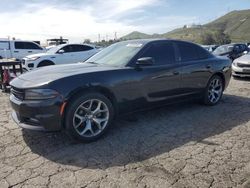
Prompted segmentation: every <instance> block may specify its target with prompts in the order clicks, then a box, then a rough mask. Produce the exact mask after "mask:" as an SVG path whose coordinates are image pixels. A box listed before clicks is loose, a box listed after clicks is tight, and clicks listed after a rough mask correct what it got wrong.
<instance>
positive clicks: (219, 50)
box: [214, 45, 234, 54]
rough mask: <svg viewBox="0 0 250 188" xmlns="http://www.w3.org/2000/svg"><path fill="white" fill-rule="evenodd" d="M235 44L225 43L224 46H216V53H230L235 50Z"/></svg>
mask: <svg viewBox="0 0 250 188" xmlns="http://www.w3.org/2000/svg"><path fill="white" fill-rule="evenodd" d="M233 48H234V47H233V46H232V45H224V46H219V47H218V48H216V49H215V50H214V54H224V53H228V52H231V51H232V50H233Z"/></svg>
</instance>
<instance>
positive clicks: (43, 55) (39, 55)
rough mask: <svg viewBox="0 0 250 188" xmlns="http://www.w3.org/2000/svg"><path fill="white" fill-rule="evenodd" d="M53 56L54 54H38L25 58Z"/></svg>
mask: <svg viewBox="0 0 250 188" xmlns="http://www.w3.org/2000/svg"><path fill="white" fill-rule="evenodd" d="M52 55H53V56H54V55H55V54H49V53H39V54H32V55H28V56H26V57H25V58H33V57H45V56H52Z"/></svg>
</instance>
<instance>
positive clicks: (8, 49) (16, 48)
mask: <svg viewBox="0 0 250 188" xmlns="http://www.w3.org/2000/svg"><path fill="white" fill-rule="evenodd" d="M45 51H46V50H45V49H44V48H42V47H41V46H40V45H38V44H37V43H35V42H32V41H21V40H1V39H0V59H3V58H6V59H9V58H15V59H17V60H21V59H22V58H24V57H26V56H28V55H31V54H37V53H43V52H45Z"/></svg>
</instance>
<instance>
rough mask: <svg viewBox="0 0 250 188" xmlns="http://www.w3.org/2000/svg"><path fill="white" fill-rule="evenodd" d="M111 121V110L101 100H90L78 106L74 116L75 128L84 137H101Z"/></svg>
mask: <svg viewBox="0 0 250 188" xmlns="http://www.w3.org/2000/svg"><path fill="white" fill-rule="evenodd" d="M108 121H109V109H108V107H107V105H106V104H105V103H104V102H103V101H101V100H99V99H90V100H87V101H85V102H83V103H82V104H80V105H79V106H78V108H77V109H76V111H75V113H74V116H73V126H74V129H75V130H76V132H77V133H78V134H79V135H80V136H82V137H88V138H90V137H94V136H97V135H99V134H100V133H101V132H102V131H103V130H104V129H105V127H106V126H107V124H108Z"/></svg>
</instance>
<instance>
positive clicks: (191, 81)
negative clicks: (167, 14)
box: [175, 41, 213, 95]
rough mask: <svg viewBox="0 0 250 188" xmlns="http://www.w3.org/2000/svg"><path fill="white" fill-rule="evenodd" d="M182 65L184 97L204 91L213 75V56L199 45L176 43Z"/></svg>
mask: <svg viewBox="0 0 250 188" xmlns="http://www.w3.org/2000/svg"><path fill="white" fill-rule="evenodd" d="M175 44H176V45H177V49H178V56H179V58H178V60H179V62H180V64H181V72H180V73H181V88H182V90H181V92H182V93H183V94H184V95H192V94H197V93H200V92H201V91H203V89H204V88H205V87H206V84H207V81H208V79H209V78H210V76H211V75H212V73H211V72H212V71H211V68H212V60H211V59H212V57H213V56H212V55H211V54H210V53H209V52H207V51H206V50H204V49H203V48H201V47H200V46H198V45H195V44H192V43H188V42H183V41H176V42H175Z"/></svg>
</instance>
